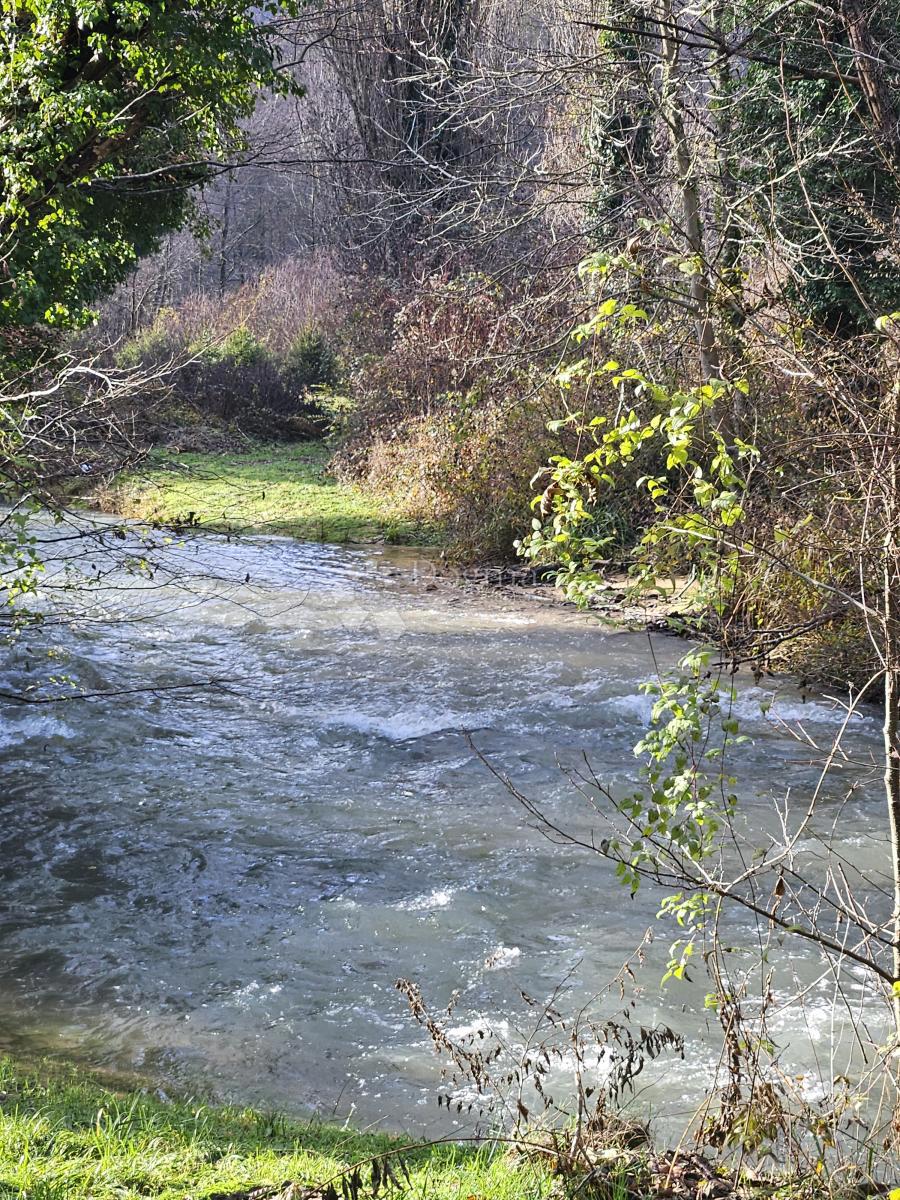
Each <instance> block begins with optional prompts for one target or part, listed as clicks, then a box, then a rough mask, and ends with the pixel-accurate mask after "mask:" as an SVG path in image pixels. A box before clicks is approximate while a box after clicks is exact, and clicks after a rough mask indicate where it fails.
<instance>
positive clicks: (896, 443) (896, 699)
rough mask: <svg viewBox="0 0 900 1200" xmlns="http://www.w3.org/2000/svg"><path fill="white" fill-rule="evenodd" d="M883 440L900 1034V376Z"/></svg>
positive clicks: (888, 757) (887, 767)
mask: <svg viewBox="0 0 900 1200" xmlns="http://www.w3.org/2000/svg"><path fill="white" fill-rule="evenodd" d="M889 404H890V408H889V412H888V436H887V439H886V445H887V455H888V461H887V463H886V468H887V469H886V472H885V478H886V483H887V495H886V497H885V499H886V505H885V510H886V511H885V518H886V532H885V539H884V584H883V587H884V592H883V597H882V606H883V619H884V635H883V636H884V727H883V737H884V792H885V799H886V801H887V810H888V825H889V828H890V838H891V871H892V874H893V882H894V911H893V915H892V921H891V941H892V944H893V971H894V998H893V999H894V1022H895V1026H896V1030H897V1035H898V1037H900V376H897V377H896V378H895V380H894V386H893V389H892V393H891V397H890V401H889Z"/></svg>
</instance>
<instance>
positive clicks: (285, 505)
mask: <svg viewBox="0 0 900 1200" xmlns="http://www.w3.org/2000/svg"><path fill="white" fill-rule="evenodd" d="M332 452H333V448H332V447H331V446H329V445H328V444H327V443H325V442H298V443H292V444H284V443H271V444H267V443H259V444H255V445H250V446H247V447H246V448H234V447H231V448H223V449H218V450H212V451H196V450H195V451H188V452H181V453H180V452H177V451H175V450H171V449H160V450H156V451H153V452H151V453H150V454H148V456H147V458H146V460H145V461H144V462H143V463H142V464H141V467H140V468H139V469H136V470H132V471H129V472H127V473H123V474H121V475H119V476H117V477H115V478H114V479H113V480H112V482H108V483H104V484H102V485H100V486H97V487H94V488H93V489H90V490H89V491H88V493H87V499H88V501H89V502H90V503H91V504H92V505H94V506H96V507H97V508H99V509H100V511H101V512H104V513H108V514H113V515H117V516H123V517H127V518H129V519H134V520H140V521H148V522H151V523H158V524H159V525H162V526H169V527H172V528H175V529H177V530H183V529H188V528H189V529H196V530H197V531H204V530H206V531H208V532H211V533H235V534H259V533H263V534H265V533H269V534H281V535H287V536H290V537H294V538H297V539H298V540H301V541H313V542H332V543H337V544H343V543H350V544H355V545H366V544H370V543H384V544H386V545H398V546H411V547H420V548H425V547H428V548H432V549H434V550H435V551H441V552H444V551H446V549H447V547H446V543H445V541H444V539H443V537H442V531H441V529H440V528H439V527H437V526H435V525H433V524H430V523H428V522H427V521H425V520H422V519H419V518H417V517H416V516H415V515H414V514H412V513H410V512H409V511H404V510H403V509H402V508H401V507H398V506H397V504H396V503H395V502H392V501H391V500H389V499H388V498H387V497H385V496H383V495H379V494H377V493H374V492H372V491H371V490H367V489H364V488H362V487H355V486H353V485H351V484H347V483H341V482H339V481H337V480H336V479H335V478H334V477H333V476H332V475H331V474H330V473H329V469H328V468H329V462H330V459H331V457H332ZM510 555H512V547H511V546H510ZM433 584H434V587H435V588H437V587H438V586H441V585H444V586H449V587H450V588H455V589H461V590H462V591H463V592H467V593H470V594H472V593H474V594H477V593H479V592H492V593H495V594H496V593H500V594H502V595H505V596H507V597H509V598H510V599H514V600H515V601H517V602H518V601H521V600H523V599H526V598H527V599H528V600H529V601H535V602H537V603H539V604H554V605H555V604H560V603H569V602H568V601H566V599H565V597H564V595H563V592H562V590H561V589H559V588H557V587H556V586H555V572H553V571H550V570H547V569H546V568H544V569H542V570H535V569H533V568H531V567H528V566H525V565H522V564H517V563H516V562H515V561H514V560H513V559H512V557H511V559H510V561H509V562H507V563H501V564H496V563H479V562H475V563H470V564H468V565H465V566H459V565H456V564H454V563H453V562H452V561H446V559H445V555H444V553H441V555H440V558H438V557H437V556H436V557H435V572H434V579H433ZM591 607H592V609H593V610H594V611H595V612H596V613H597V615H598V616H599V617H600V618H601V619H603V620H606V621H611V622H616V623H621V624H624V625H627V626H629V627H631V628H652V629H657V628H658V629H664V628H667V627H668V623H669V622H670V620H671V619H672V618H673V617H674V618H682V619H683V621H684V623H685V625H686V627H688V626H690V627H693V626H695V625H696V622H697V620H698V613H697V608H696V601H695V596H694V593H693V591H692V589H691V585H690V583H689V582H688V581H686V580H685V579H673V580H670V581H665V582H663V583H661V585H660V587H659V588H656V589H651V590H648V591H645V592H643V593H642V594H641V595H640V596H635V595H633V594H632V593H631V592H630V591H629V587H628V580H627V577H626V576H625V575H624V574H623V573H618V574H615V573H613V574H612V575H611V576H610V579H609V581H608V585H607V586H606V587H605V588H604V589H603V590H602V591H601V592H600V594H599V596H598V597H597V598H596V599H595V601H594V602H593V603H592V605H591Z"/></svg>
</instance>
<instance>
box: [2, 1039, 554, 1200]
mask: <svg viewBox="0 0 900 1200" xmlns="http://www.w3.org/2000/svg"><path fill="white" fill-rule="evenodd" d="M0 1096H2V1098H0V1197H3V1200H6V1198H7V1197H10V1198H11V1197H14V1196H15V1197H23V1198H27V1200H63V1198H65V1200H113V1198H115V1200H132V1198H134V1200H136V1198H137V1197H142V1198H146V1197H148V1196H153V1197H156V1198H158V1200H175V1198H176V1197H177V1198H178V1200H187V1198H188V1197H190V1198H191V1200H211V1198H212V1197H217V1200H224V1198H225V1197H228V1200H242V1198H243V1197H245V1196H249V1194H250V1193H251V1192H253V1191H254V1190H255V1189H263V1190H262V1191H261V1192H260V1200H262V1197H263V1196H269V1195H271V1194H281V1195H283V1196H284V1197H285V1200H300V1197H301V1196H303V1195H306V1194H307V1189H309V1191H310V1192H313V1191H315V1192H317V1193H319V1194H321V1195H322V1196H330V1195H331V1194H332V1193H331V1192H330V1190H329V1189H328V1186H327V1185H328V1184H329V1183H331V1184H332V1185H333V1187H334V1189H335V1191H336V1193H337V1195H338V1196H340V1195H341V1194H342V1193H343V1189H342V1186H341V1180H342V1178H343V1179H344V1181H345V1182H346V1184H347V1187H348V1189H349V1190H348V1191H347V1193H346V1194H347V1195H350V1194H354V1195H356V1194H358V1195H359V1198H360V1200H370V1198H371V1197H372V1195H373V1187H372V1182H373V1179H372V1163H373V1162H375V1161H376V1160H377V1162H378V1163H379V1167H378V1168H376V1174H375V1179H376V1181H377V1179H378V1176H379V1174H380V1175H381V1176H382V1178H384V1171H383V1169H380V1168H381V1167H382V1166H383V1164H387V1165H388V1166H389V1168H390V1171H391V1173H392V1174H393V1175H395V1176H396V1177H397V1181H398V1184H400V1187H399V1188H398V1187H395V1185H393V1184H392V1183H391V1182H390V1180H389V1179H388V1180H387V1181H386V1182H385V1183H382V1185H381V1186H380V1187H376V1188H375V1191H376V1192H377V1193H378V1194H379V1195H381V1196H386V1195H387V1194H389V1193H391V1192H396V1193H397V1194H399V1192H400V1190H402V1192H403V1194H404V1195H406V1196H409V1197H418V1198H421V1200H425V1198H426V1197H427V1198H429V1200H431V1198H433V1200H457V1198H461V1200H466V1198H469V1200H471V1198H473V1197H474V1198H475V1200H488V1198H491V1200H507V1198H508V1200H513V1198H515V1200H542V1198H543V1197H544V1196H546V1195H547V1193H548V1191H549V1189H550V1180H549V1176H548V1175H547V1174H546V1173H545V1172H544V1171H542V1170H541V1169H540V1168H539V1167H537V1166H536V1165H533V1164H529V1163H526V1162H523V1161H522V1160H521V1159H513V1158H511V1157H509V1156H508V1155H506V1154H504V1153H503V1152H502V1151H500V1152H491V1150H490V1149H489V1148H488V1147H486V1146H481V1147H478V1148H477V1149H469V1148H466V1147H464V1146H456V1145H452V1144H447V1143H444V1144H442V1145H439V1146H415V1145H414V1146H413V1147H412V1148H410V1143H409V1142H408V1141H402V1140H400V1139H398V1138H395V1137H388V1136H386V1135H383V1134H377V1133H368V1134H362V1133H355V1132H352V1131H348V1130H346V1129H343V1128H339V1127H336V1126H332V1125H325V1124H321V1123H319V1122H309V1123H305V1122H292V1121H289V1120H286V1119H283V1118H280V1117H273V1116H271V1115H267V1114H264V1113H261V1112H258V1111H256V1110H253V1109H245V1110H243V1111H239V1110H237V1109H229V1108H216V1107H210V1106H207V1105H203V1104H198V1103H187V1102H180V1101H179V1102H168V1101H164V1100H161V1099H157V1098H156V1097H153V1096H149V1095H145V1094H143V1093H141V1092H136V1091H130V1092H129V1091H121V1092H120V1091H115V1090H113V1089H111V1088H109V1087H106V1086H103V1085H101V1084H100V1083H98V1082H96V1081H94V1080H92V1079H91V1078H89V1077H86V1076H84V1075H82V1074H78V1073H76V1072H75V1071H74V1070H65V1069H53V1070H52V1071H49V1073H48V1072H46V1071H44V1070H41V1071H39V1072H35V1071H34V1070H33V1069H31V1068H29V1069H27V1070H26V1069H24V1068H22V1067H19V1066H17V1065H16V1064H15V1063H14V1062H12V1061H10V1060H8V1059H7V1060H3V1061H2V1062H0ZM354 1164H360V1167H359V1171H358V1173H354V1171H353V1166H354ZM288 1184H291V1185H293V1191H290V1190H288Z"/></svg>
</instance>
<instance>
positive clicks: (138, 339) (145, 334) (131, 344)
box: [115, 308, 183, 370]
mask: <svg viewBox="0 0 900 1200" xmlns="http://www.w3.org/2000/svg"><path fill="white" fill-rule="evenodd" d="M182 349H183V344H182V342H181V339H180V337H179V336H178V330H177V318H176V314H175V312H174V310H172V309H171V308H162V309H160V311H159V312H158V313H157V315H156V319H155V320H154V322H153V324H152V325H148V326H147V327H146V328H145V329H139V330H138V331H137V332H136V333H135V334H133V335H132V337H130V338H129V339H128V341H127V342H125V343H124V345H122V346H121V347H120V349H119V351H118V353H117V354H116V356H115V362H116V366H117V367H121V368H122V369H123V370H131V369H133V368H135V367H154V366H159V365H160V364H162V363H164V362H166V361H168V360H170V359H175V358H176V357H177V356H178V353H179V351H181V350H182Z"/></svg>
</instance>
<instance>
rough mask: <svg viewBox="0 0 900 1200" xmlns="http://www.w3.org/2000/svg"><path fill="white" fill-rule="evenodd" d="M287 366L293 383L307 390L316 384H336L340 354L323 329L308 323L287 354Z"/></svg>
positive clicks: (329, 385) (331, 385)
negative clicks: (337, 353) (338, 355)
mask: <svg viewBox="0 0 900 1200" xmlns="http://www.w3.org/2000/svg"><path fill="white" fill-rule="evenodd" d="M284 370H285V374H286V376H287V378H288V380H289V381H290V383H291V386H292V387H295V388H296V389H297V391H298V392H300V393H301V394H302V393H305V392H308V391H310V390H312V389H313V388H328V387H335V386H336V385H337V382H338V377H339V369H338V358H337V355H336V354H335V352H334V349H333V347H332V346H331V344H330V342H329V341H328V339H327V337H326V336H325V334H324V333H323V331H322V330H321V329H316V328H315V327H314V326H311V325H307V326H305V327H304V328H303V329H301V330H300V332H299V333H298V335H297V337H296V338H295V339H294V341H293V342H292V343H291V345H290V347H289V349H288V351H287V354H286V355H285V358H284Z"/></svg>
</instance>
